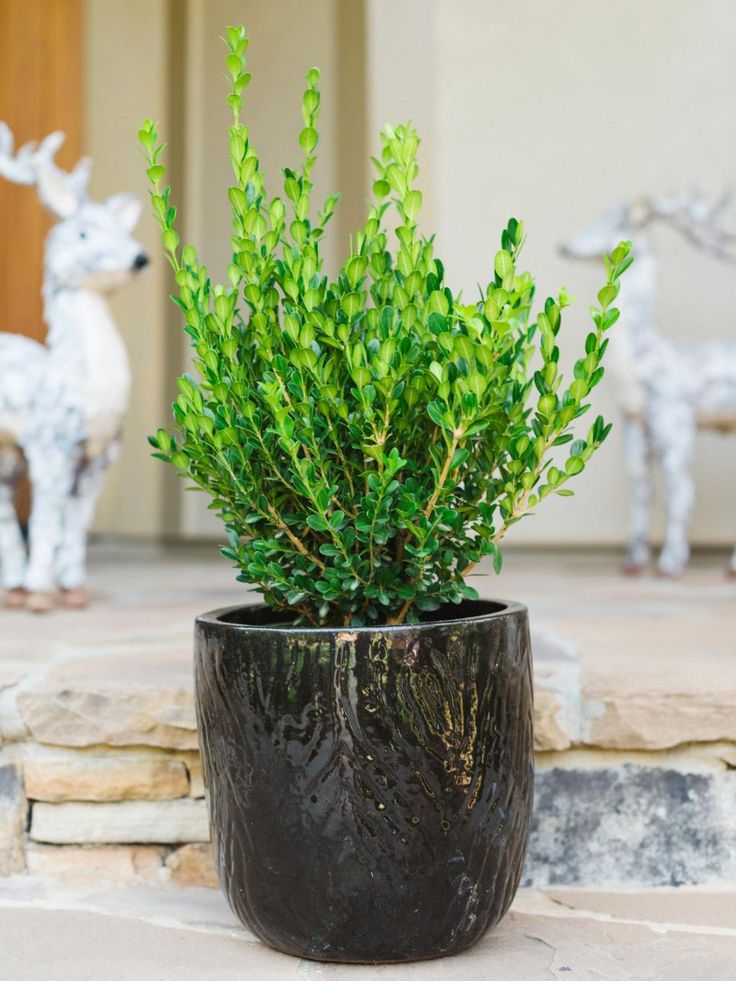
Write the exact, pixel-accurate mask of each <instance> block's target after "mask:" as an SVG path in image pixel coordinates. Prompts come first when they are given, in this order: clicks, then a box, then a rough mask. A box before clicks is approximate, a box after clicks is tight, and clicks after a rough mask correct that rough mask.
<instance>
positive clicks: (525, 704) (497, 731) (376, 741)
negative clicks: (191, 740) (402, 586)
mask: <svg viewBox="0 0 736 981" xmlns="http://www.w3.org/2000/svg"><path fill="white" fill-rule="evenodd" d="M450 617H453V618H452V619H451V618H450ZM195 668H196V695H197V712H198V719H199V737H200V744H201V747H202V754H203V756H204V766H205V777H206V781H207V785H208V788H209V802H210V817H211V825H212V839H213V844H214V850H215V856H216V864H217V868H218V872H219V876H220V882H221V883H222V887H223V889H224V891H225V893H226V895H227V897H228V899H229V901H230V905H231V906H232V908H233V910H234V911H235V913H236V914H237V915H238V916H239V917H240V919H241V920H242V921H243V923H244V924H245V925H246V926H247V927H249V928H250V929H251V930H252V931H253V933H255V934H256V936H258V937H260V938H261V939H262V940H264V941H265V942H266V943H267V944H270V946H272V947H275V948H277V949H278V950H281V951H284V952H286V953H289V954H295V955H297V956H300V957H307V958H313V959H316V960H325V961H356V962H381V961H404V960H418V959H422V958H428V957H441V956H443V955H445V954H451V953H454V952H456V951H460V950H464V949H465V948H467V947H469V946H471V944H473V943H475V941H476V940H478V939H479V938H480V937H481V936H482V935H483V934H484V933H485V931H486V930H487V929H488V928H489V927H492V926H493V925H494V924H495V923H497V922H498V921H499V920H500V919H501V917H502V916H503V914H504V913H505V912H506V910H507V909H508V906H509V904H510V903H511V900H512V899H513V896H514V893H515V891H516V887H517V885H518V882H519V876H520V874H521V867H522V863H523V860H524V853H525V850H526V842H527V833H528V827H529V818H530V812H531V806H532V774H533V757H532V681H531V654H530V648H529V631H528V621H527V611H526V609H525V607H523V606H521V605H519V604H517V603H490V602H477V603H465V604H463V605H462V606H461V607H451V608H449V609H447V608H446V609H443V610H440V611H438V613H436V614H434V619H433V620H432V622H425V623H422V624H420V625H418V626H401V627H363V628H357V629H355V628H345V629H312V628H301V627H290V626H289V624H288V622H286V621H285V620H284V621H281V622H279V620H278V616H277V615H276V614H274V613H272V612H271V611H269V610H267V609H266V608H265V607H236V608H232V609H227V610H218V611H215V612H214V613H209V614H207V615H205V616H202V617H199V619H198V620H197V624H196V653H195Z"/></svg>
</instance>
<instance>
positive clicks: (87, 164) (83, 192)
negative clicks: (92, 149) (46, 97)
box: [0, 122, 149, 293]
mask: <svg viewBox="0 0 736 981" xmlns="http://www.w3.org/2000/svg"><path fill="white" fill-rule="evenodd" d="M63 142H64V134H63V133H59V132H55V133H51V134H50V135H49V136H47V137H46V138H45V139H44V140H42V141H41V143H40V144H36V143H27V144H25V145H24V146H22V147H21V148H20V149H19V150H18V152H17V153H16V154H15V155H13V135H12V133H11V132H10V129H9V128H8V126H7V125H6V124H5V123H3V122H0V176H2V177H5V178H6V179H7V180H9V181H12V182H13V183H15V184H26V185H30V186H33V187H35V188H36V190H37V192H38V196H39V198H40V200H41V202H42V204H43V205H44V206H45V207H46V208H47V210H48V211H50V212H51V214H52V215H54V217H55V218H56V219H57V223H56V225H54V227H53V228H52V229H51V231H50V232H49V235H48V238H47V240H46V280H45V288H46V289H47V290H49V289H50V290H54V289H64V288H67V289H77V290H78V289H86V290H91V291H93V292H98V293H107V292H109V291H111V290H113V289H116V288H117V287H118V286H121V285H122V284H123V283H125V282H126V281H127V280H128V279H130V277H131V276H134V275H136V274H137V273H139V272H140V271H141V270H143V269H144V268H145V267H146V266H147V265H148V262H149V260H148V256H147V255H146V253H145V251H144V249H143V246H142V245H141V244H140V242H138V241H136V240H135V239H134V238H133V237H132V234H131V233H132V231H133V229H134V228H135V225H136V223H137V221H138V218H139V217H140V212H141V206H140V202H139V201H138V199H137V198H135V197H134V196H133V195H130V194H114V195H113V196H112V197H110V198H108V199H107V201H104V202H101V203H97V202H95V201H90V200H89V198H88V197H87V185H88V183H89V176H90V170H91V161H90V160H89V159H88V158H86V157H84V158H82V159H81V160H80V161H79V162H78V163H77V165H76V166H75V167H74V169H73V170H71V171H64V170H62V169H61V168H60V167H59V166H58V165H57V164H56V163H55V162H54V155H55V154H56V151H57V150H58V149H59V147H60V146H61V144H62V143H63Z"/></svg>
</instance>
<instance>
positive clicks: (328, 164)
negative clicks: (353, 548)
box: [181, 0, 364, 535]
mask: <svg viewBox="0 0 736 981" xmlns="http://www.w3.org/2000/svg"><path fill="white" fill-rule="evenodd" d="M338 2H339V0H320V2H318V3H310V4H305V3H302V2H301V0H283V2H279V3H274V2H272V0H249V2H247V3H243V2H239V0H207V2H204V0H191V2H190V4H189V11H190V15H189V25H188V31H187V64H188V70H187V73H186V75H187V90H186V106H187V114H188V125H187V134H186V140H187V142H186V167H187V170H186V196H185V202H184V204H185V206H184V208H183V209H182V210H183V213H184V222H185V226H184V231H185V234H186V236H187V237H188V238H190V239H191V240H192V241H194V242H195V243H196V244H197V245H198V246H199V247H200V248H201V253H202V255H203V256H204V257H205V258H206V261H207V263H208V266H209V268H210V271H211V272H212V274H213V275H214V276H215V277H220V278H224V274H225V271H226V269H227V265H228V262H229V261H230V234H231V232H230V206H229V203H228V200H227V193H226V192H227V187H228V186H229V184H230V183H231V182H232V171H231V170H230V164H229V163H228V158H227V136H226V134H227V127H228V125H229V123H230V120H231V118H232V115H231V110H230V109H229V108H228V107H227V105H226V104H225V96H226V94H227V83H226V81H225V79H224V78H223V50H224V47H223V44H222V42H221V41H220V36H221V35H222V33H223V31H224V28H225V26H226V25H228V24H238V23H241V22H243V21H244V22H245V23H246V26H247V29H248V33H249V35H250V37H251V44H250V47H249V49H248V65H249V70H250V71H251V72H252V73H253V81H252V83H251V84H250V86H249V87H248V89H247V92H246V96H245V108H244V112H243V117H244V119H247V121H248V125H249V127H250V134H251V138H252V140H253V142H254V145H255V146H256V147H257V148H258V151H259V153H260V156H261V162H262V166H263V170H264V173H265V176H266V182H267V187H268V189H269V193H271V194H275V193H279V192H280V191H281V188H282V180H283V178H282V175H281V170H282V168H283V167H284V166H289V165H296V164H298V162H299V159H300V155H301V149H300V147H299V143H298V136H299V131H300V129H301V126H302V125H303V124H302V119H301V94H302V92H303V89H304V76H305V74H306V72H307V70H308V69H309V68H310V67H311V66H312V65H318V66H319V68H320V69H321V72H322V111H321V115H320V121H319V127H318V128H319V132H320V143H319V150H318V154H319V159H318V162H317V165H316V167H315V171H314V182H315V190H314V200H315V202H317V201H320V200H321V199H323V198H324V197H326V196H327V195H328V194H331V193H334V192H335V191H337V190H338V189H343V188H344V186H345V180H344V179H342V178H343V177H344V173H345V170H346V169H347V168H350V167H351V166H353V156H352V154H351V153H350V152H349V151H348V152H347V154H346V151H345V150H340V149H339V148H338V132H337V131H338V117H339V116H340V115H341V113H342V112H343V111H344V107H343V106H342V105H341V104H340V103H339V101H338V94H339V87H338V78H339V77H341V76H342V74H343V73H344V72H345V71H346V70H348V71H351V68H352V70H354V69H355V67H356V65H358V66H359V62H360V57H361V52H362V45H361V38H360V35H358V37H357V38H356V39H355V41H356V42H357V50H352V51H351V50H350V49H349V46H348V49H347V50H346V49H341V48H340V47H339V45H338V43H337V37H338V31H339V29H340V28H342V29H344V30H348V31H349V29H350V27H351V26H352V24H353V23H355V21H351V19H350V14H349V13H348V14H347V15H346V13H345V11H344V10H343V11H342V12H341V13H340V16H339V17H338V13H339V10H338ZM360 6H361V4H360V3H352V4H351V7H352V8H353V11H354V12H355V11H358V10H359V8H360ZM353 16H355V13H353ZM346 18H347V19H346ZM351 77H354V75H353V76H351ZM356 84H358V85H360V90H359V91H356V92H355V104H354V112H353V113H351V115H350V117H349V121H348V126H347V127H346V128H345V129H344V130H343V132H342V134H341V139H342V140H343V141H345V142H346V143H347V144H349V145H351V144H352V142H353V141H355V140H357V141H358V142H359V143H360V142H362V139H363V134H364V125H363V121H362V116H361V111H360V106H361V100H362V95H363V91H362V82H361V80H360V78H359V77H358V79H357V80H356ZM356 123H357V126H356ZM348 181H349V178H348ZM358 197H359V195H354V196H353V200H351V201H349V203H348V208H349V209H350V208H354V205H355V199H356V198H358ZM349 216H350V212H348V217H347V218H346V216H345V209H344V208H341V214H340V216H339V217H337V216H336V218H335V219H333V224H332V225H331V227H330V229H329V232H330V235H329V238H328V239H327V241H326V252H325V256H326V265H327V267H328V269H334V268H335V267H336V256H337V255H338V254H339V252H340V251H341V247H339V243H340V242H341V241H344V242H346V241H347V234H348V229H349V227H350V226H349V225H348V224H347V222H348V221H349ZM206 503H207V502H206V499H205V498H204V497H203V495H201V494H191V493H184V494H183V499H182V524H181V530H182V532H183V533H184V534H187V535H212V534H214V535H217V534H220V535H221V529H220V525H219V522H218V521H217V520H216V519H215V517H214V516H213V515H212V514H211V512H208V511H207V510H206Z"/></svg>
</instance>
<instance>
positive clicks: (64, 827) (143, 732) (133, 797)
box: [0, 656, 216, 886]
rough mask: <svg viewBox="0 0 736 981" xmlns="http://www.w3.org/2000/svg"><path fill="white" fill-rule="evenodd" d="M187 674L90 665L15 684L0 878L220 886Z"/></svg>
mask: <svg viewBox="0 0 736 981" xmlns="http://www.w3.org/2000/svg"><path fill="white" fill-rule="evenodd" d="M187 668H188V665H187V663H186V658H182V657H174V656H159V657H157V658H156V659H155V660H154V663H153V665H152V666H150V667H149V669H148V670H147V671H145V672H144V674H143V678H142V679H141V677H139V676H137V674H139V673H140V661H139V660H138V659H128V660H125V661H123V660H119V659H117V658H115V659H112V658H109V657H88V658H79V659H74V660H71V661H68V662H66V663H64V664H61V665H58V666H51V668H50V669H48V670H47V671H46V672H45V673H43V674H42V675H41V676H40V677H38V678H33V677H32V678H30V679H29V678H26V679H23V678H19V679H15V678H14V679H13V681H14V683H13V684H6V686H5V689H4V690H3V691H0V733H1V734H2V737H3V742H2V744H1V745H0V875H12V874H15V873H18V872H21V871H23V870H25V869H28V870H29V871H30V872H32V873H34V874H40V875H52V876H61V877H64V878H74V879H85V878H89V879H90V880H91V881H93V880H94V879H95V878H97V879H105V878H107V879H113V880H115V881H131V880H141V879H145V880H157V881H163V880H166V879H170V880H173V881H174V882H178V883H181V884H183V885H207V886H212V885H215V884H216V879H215V874H214V869H213V866H212V860H211V854H210V848H209V844H208V840H209V831H208V822H207V807H206V801H205V791H204V782H203V776H202V764H201V760H200V757H199V752H198V749H197V734H196V721H195V713H194V704H193V697H192V690H191V681H190V679H189V677H188V672H187ZM0 688H2V678H0Z"/></svg>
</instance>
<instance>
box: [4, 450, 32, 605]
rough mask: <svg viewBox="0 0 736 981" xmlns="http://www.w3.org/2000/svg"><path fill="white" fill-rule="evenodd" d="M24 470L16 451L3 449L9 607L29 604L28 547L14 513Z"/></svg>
mask: <svg viewBox="0 0 736 981" xmlns="http://www.w3.org/2000/svg"><path fill="white" fill-rule="evenodd" d="M23 469H24V465H23V456H22V454H21V452H20V451H19V450H18V449H17V448H16V447H15V446H8V447H3V446H0V569H1V570H2V582H3V587H4V589H5V605H6V606H24V605H25V600H26V594H25V589H24V588H23V580H24V578H25V572H26V547H25V543H24V542H23V535H22V534H21V530H20V525H19V524H18V516H17V515H16V513H15V487H16V484H17V482H18V480H19V479H20V477H21V476H22V474H23Z"/></svg>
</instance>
